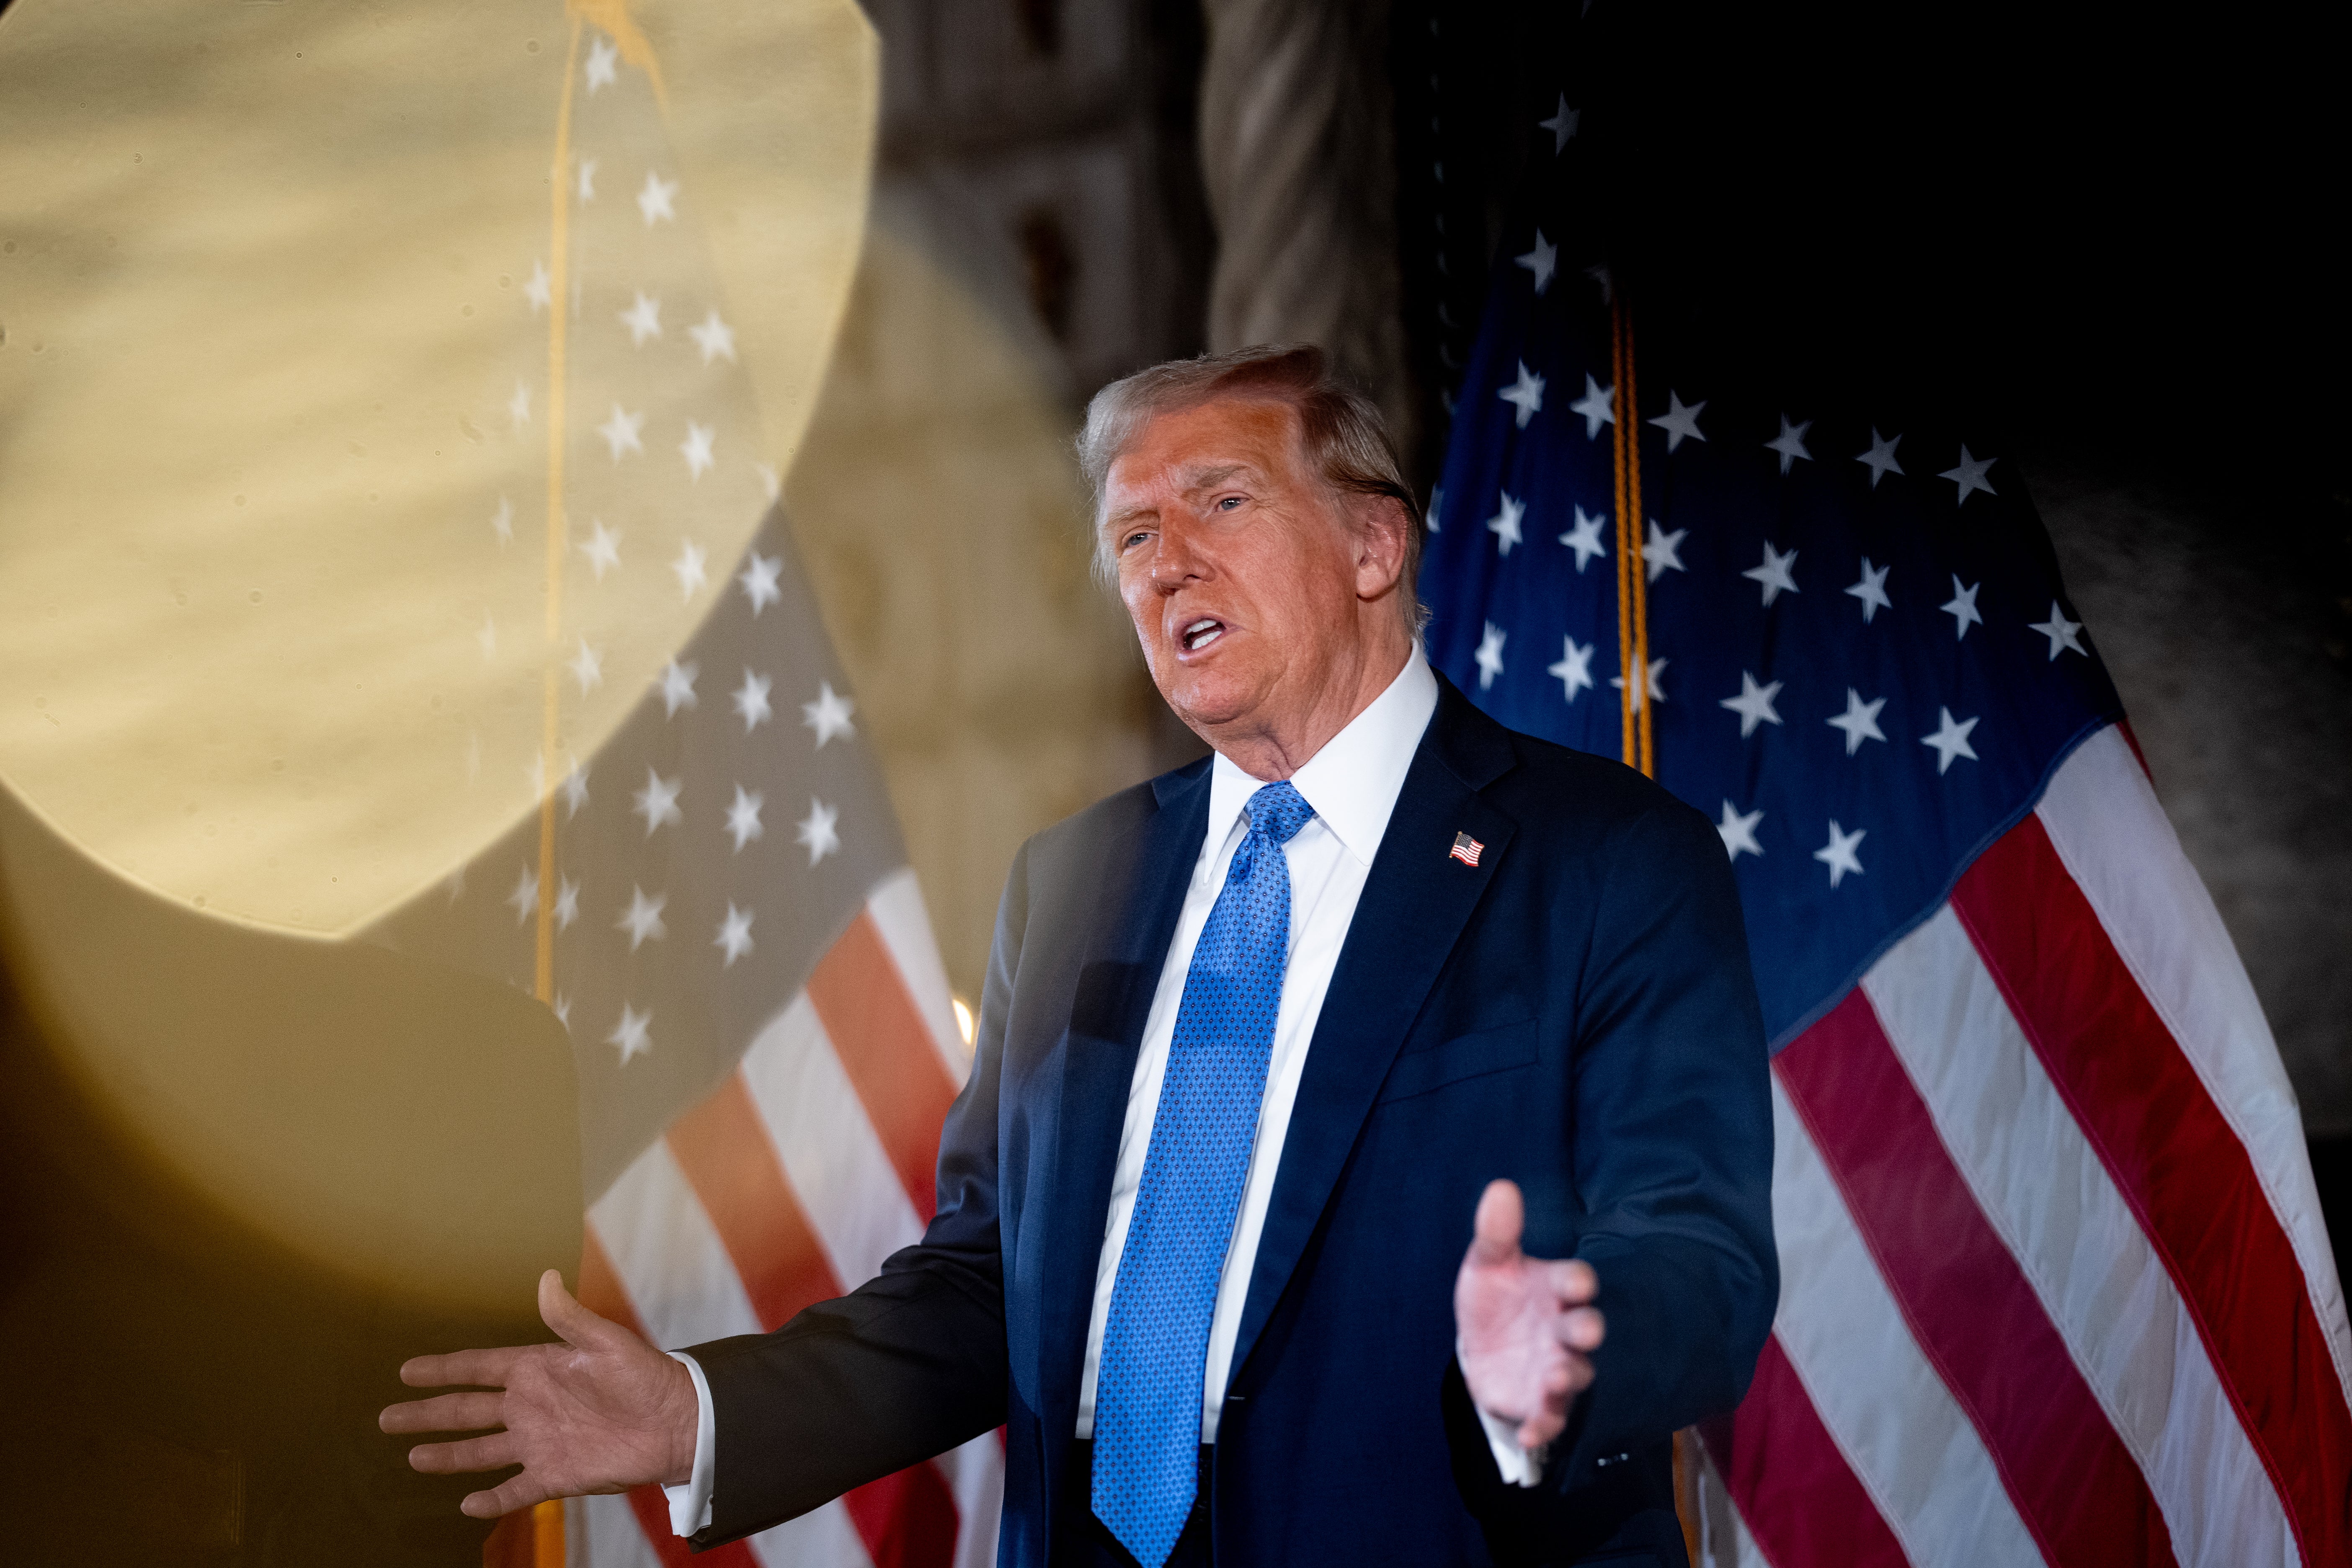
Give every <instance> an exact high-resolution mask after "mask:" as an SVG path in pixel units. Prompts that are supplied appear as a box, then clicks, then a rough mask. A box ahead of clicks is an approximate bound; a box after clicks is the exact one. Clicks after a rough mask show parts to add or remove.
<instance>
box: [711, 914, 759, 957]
mask: <svg viewBox="0 0 2352 1568" xmlns="http://www.w3.org/2000/svg"><path fill="white" fill-rule="evenodd" d="M710 945H711V946H713V947H716V948H723V949H725V950H726V953H727V962H726V963H722V964H720V965H719V967H720V968H721V969H732V968H734V967H735V961H736V960H737V959H739V958H740V957H742V956H743V955H744V954H745V953H747V952H751V910H739V909H737V908H736V907H735V903H734V900H731V899H730V900H728V903H727V918H726V919H725V920H723V921H719V934H718V936H717V937H715V938H713V939H712V941H711V943H710Z"/></svg>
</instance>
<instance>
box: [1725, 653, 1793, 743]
mask: <svg viewBox="0 0 2352 1568" xmlns="http://www.w3.org/2000/svg"><path fill="white" fill-rule="evenodd" d="M1783 684H1785V683H1784V682H1781V681H1778V680H1776V681H1774V682H1773V683H1772V684H1771V685H1769V686H1759V685H1757V684H1756V678H1755V677H1754V676H1752V675H1750V674H1748V672H1747V671H1746V670H1744V669H1743V670H1741V671H1740V672H1739V695H1738V696H1737V697H1726V698H1722V699H1720V700H1718V701H1717V706H1718V707H1722V708H1728V709H1730V710H1732V711H1733V712H1734V713H1737V714H1738V715H1739V738H1740V739H1741V740H1743V741H1744V740H1746V739H1747V738H1748V736H1750V735H1753V734H1754V733H1756V726H1757V725H1759V724H1778V723H1779V722H1780V710H1779V709H1777V708H1775V707H1773V706H1772V699H1774V698H1775V697H1778V696H1780V688H1781V686H1782V685H1783Z"/></svg>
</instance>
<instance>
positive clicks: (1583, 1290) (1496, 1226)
mask: <svg viewBox="0 0 2352 1568" xmlns="http://www.w3.org/2000/svg"><path fill="white" fill-rule="evenodd" d="M1525 1218H1526V1212H1525V1207H1524V1205H1522V1203H1521V1201H1520V1198H1519V1189H1518V1187H1517V1185H1515V1184H1512V1183H1510V1182H1489V1183H1487V1184H1486V1193H1485V1194H1483V1195H1482V1196H1481V1197H1480V1198H1479V1199H1478V1217H1477V1221H1476V1230H1475V1235H1474V1236H1473V1237H1471V1241H1470V1250H1469V1251H1468V1252H1467V1253H1465V1254H1464V1255H1463V1258H1462V1272H1461V1273H1459V1274H1457V1275H1455V1276H1454V1333H1455V1335H1456V1336H1457V1337H1458V1338H1459V1339H1460V1341H1461V1344H1462V1380H1463V1382H1465V1383H1466V1384H1469V1385H1470V1397H1471V1398H1472V1399H1473V1400H1475V1402H1476V1403H1477V1405H1478V1408H1479V1409H1481V1410H1483V1411H1485V1412H1486V1414H1487V1415H1493V1416H1497V1417H1500V1418H1501V1419H1503V1420H1507V1421H1516V1422H1517V1423H1518V1424H1519V1430H1518V1439H1519V1447H1522V1448H1540V1447H1543V1446H1544V1445H1545V1444H1547V1443H1549V1442H1550V1441H1551V1440H1552V1439H1553V1438H1554V1437H1557V1436H1559V1434H1560V1432H1561V1430H1562V1428H1564V1427H1566V1426H1567V1425H1568V1408H1569V1406H1570V1405H1572V1404H1573V1403H1575V1400H1576V1396H1577V1395H1578V1394H1581V1393H1583V1392H1584V1390H1585V1388H1586V1387H1587V1386H1588V1385H1589V1384H1591V1382H1592V1360H1591V1354H1592V1352H1594V1351H1596V1350H1599V1349H1600V1348H1601V1311H1600V1309H1599V1308H1597V1307H1594V1306H1593V1305H1592V1304H1591V1302H1592V1299H1593V1297H1594V1296H1595V1295H1596V1294H1597V1293H1598V1292H1599V1291H1600V1289H1601V1281H1600V1280H1599V1279H1597V1278H1595V1276H1594V1275H1593V1272H1592V1266H1591V1264H1589V1263H1583V1262H1580V1261H1578V1260H1577V1259H1575V1258H1568V1259H1563V1260H1553V1259H1546V1258H1529V1257H1528V1255H1527V1254H1526V1253H1524V1252H1521V1251H1520V1250H1519V1230H1520V1226H1522V1224H1523V1223H1524V1221H1525Z"/></svg>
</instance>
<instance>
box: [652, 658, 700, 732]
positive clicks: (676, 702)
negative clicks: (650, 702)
mask: <svg viewBox="0 0 2352 1568" xmlns="http://www.w3.org/2000/svg"><path fill="white" fill-rule="evenodd" d="M701 673H702V672H701V670H700V668H698V667H697V666H696V665H695V664H694V662H693V661H692V660H691V659H689V660H688V661H687V662H686V663H684V664H680V663H678V661H677V660H676V659H671V660H670V661H669V668H667V669H665V670H663V671H662V673H661V694H662V716H663V717H664V718H666V719H675V718H677V710H679V709H681V708H691V707H693V706H694V705H695V702H694V678H695V677H696V676H698V675H699V674H701Z"/></svg>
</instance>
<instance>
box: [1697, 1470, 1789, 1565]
mask: <svg viewBox="0 0 2352 1568" xmlns="http://www.w3.org/2000/svg"><path fill="white" fill-rule="evenodd" d="M1689 1453H1690V1456H1691V1458H1693V1459H1694V1460H1696V1463H1697V1466H1698V1472H1697V1474H1696V1475H1695V1476H1693V1477H1692V1478H1691V1489H1692V1491H1693V1492H1695V1493H1696V1496H1697V1500H1698V1555H1697V1556H1696V1557H1694V1558H1693V1559H1691V1562H1692V1563H1693V1564H1694V1568H1772V1565H1771V1563H1770V1562H1769V1560H1768V1559H1767V1558H1766V1557H1765V1555H1764V1552H1763V1549H1762V1548H1760V1547H1759V1546H1758V1545H1757V1544H1756V1538H1755V1537H1754V1536H1753V1535H1751V1534H1749V1533H1748V1521H1746V1520H1744V1519H1741V1518H1740V1517H1739V1505H1738V1503H1737V1502H1735V1501H1734V1500H1732V1496H1731V1489H1730V1487H1728V1486H1727V1485H1726V1484H1724V1479H1723V1472H1722V1471H1721V1470H1718V1469H1717V1468H1715V1456H1714V1455H1712V1454H1710V1453H1708V1452H1707V1447H1706V1444H1705V1443H1693V1444H1691V1445H1689Z"/></svg>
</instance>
